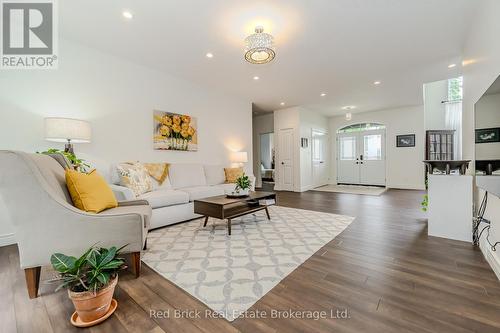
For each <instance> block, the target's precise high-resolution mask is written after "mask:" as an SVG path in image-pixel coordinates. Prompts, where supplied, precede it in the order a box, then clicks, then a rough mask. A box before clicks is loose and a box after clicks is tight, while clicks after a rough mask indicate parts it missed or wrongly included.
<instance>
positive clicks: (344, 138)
mask: <svg viewBox="0 0 500 333" xmlns="http://www.w3.org/2000/svg"><path fill="white" fill-rule="evenodd" d="M337 142H338V145H337V152H338V155H337V166H338V168H337V182H338V183H345V184H358V183H359V152H358V134H357V133H345V134H339V135H338V136H337Z"/></svg>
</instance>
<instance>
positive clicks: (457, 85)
mask: <svg viewBox="0 0 500 333" xmlns="http://www.w3.org/2000/svg"><path fill="white" fill-rule="evenodd" d="M462 86H463V78H462V77H457V78H454V79H449V80H448V102H458V101H461V100H462V98H463V88H462Z"/></svg>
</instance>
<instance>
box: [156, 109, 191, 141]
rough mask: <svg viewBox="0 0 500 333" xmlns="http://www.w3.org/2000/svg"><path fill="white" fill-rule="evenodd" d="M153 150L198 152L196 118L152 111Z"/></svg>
mask: <svg viewBox="0 0 500 333" xmlns="http://www.w3.org/2000/svg"><path fill="white" fill-rule="evenodd" d="M153 121H154V139H153V147H154V149H155V150H183V151H196V150H198V127H197V122H196V118H194V117H191V116H188V115H185V114H178V113H171V112H164V111H156V110H155V111H154V112H153Z"/></svg>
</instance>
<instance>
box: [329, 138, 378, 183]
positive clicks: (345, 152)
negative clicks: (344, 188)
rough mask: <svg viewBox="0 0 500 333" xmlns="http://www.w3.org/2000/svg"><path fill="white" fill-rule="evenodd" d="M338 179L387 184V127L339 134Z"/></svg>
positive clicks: (342, 181) (350, 181) (351, 181)
mask: <svg viewBox="0 0 500 333" xmlns="http://www.w3.org/2000/svg"><path fill="white" fill-rule="evenodd" d="M337 141H338V145H337V151H338V155H337V160H338V163H337V165H338V170H337V171H338V173H337V182H338V183H343V184H361V185H382V186H383V185H385V131H384V130H368V131H362V132H352V133H342V134H338V136H337Z"/></svg>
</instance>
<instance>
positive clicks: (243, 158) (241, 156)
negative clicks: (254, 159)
mask: <svg viewBox="0 0 500 333" xmlns="http://www.w3.org/2000/svg"><path fill="white" fill-rule="evenodd" d="M231 162H234V163H246V162H248V154H247V152H246V151H238V152H234V153H233V154H232V155H231Z"/></svg>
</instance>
